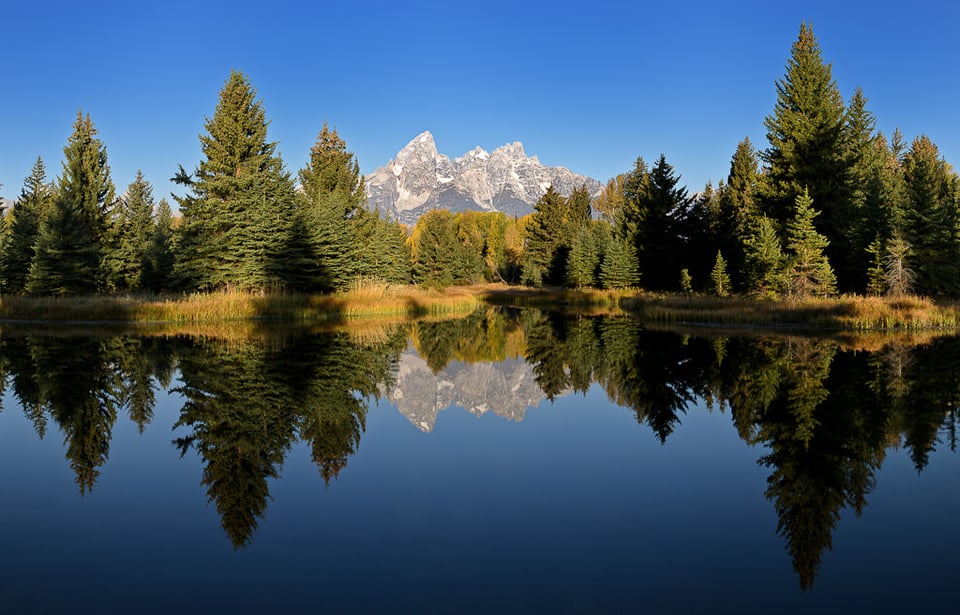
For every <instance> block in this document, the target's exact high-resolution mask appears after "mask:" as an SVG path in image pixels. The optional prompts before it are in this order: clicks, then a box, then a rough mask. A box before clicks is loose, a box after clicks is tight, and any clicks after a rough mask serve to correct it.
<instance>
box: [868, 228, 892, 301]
mask: <svg viewBox="0 0 960 615" xmlns="http://www.w3.org/2000/svg"><path fill="white" fill-rule="evenodd" d="M866 252H867V254H868V256H869V262H870V266H869V267H868V268H867V293H869V294H871V295H873V296H875V297H879V296H880V295H883V294H884V292H885V291H886V288H887V284H886V276H885V274H884V263H883V239H881V238H880V236H879V235H877V236H876V237H875V238H874V240H873V241H871V242H870V245H869V246H867V249H866Z"/></svg>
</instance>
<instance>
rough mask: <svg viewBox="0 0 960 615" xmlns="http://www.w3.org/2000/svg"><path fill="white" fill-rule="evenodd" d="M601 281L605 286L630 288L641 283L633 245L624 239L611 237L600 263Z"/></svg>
mask: <svg viewBox="0 0 960 615" xmlns="http://www.w3.org/2000/svg"><path fill="white" fill-rule="evenodd" d="M600 282H601V283H602V284H603V287H604V288H630V287H634V286H638V285H639V284H640V269H639V266H638V265H637V256H636V253H635V252H634V251H633V246H632V245H631V244H629V243H627V242H626V241H624V240H622V239H617V238H614V239H611V240H610V243H609V244H607V251H606V253H605V254H604V255H603V262H601V263H600Z"/></svg>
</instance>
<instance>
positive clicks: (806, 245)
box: [787, 191, 837, 297]
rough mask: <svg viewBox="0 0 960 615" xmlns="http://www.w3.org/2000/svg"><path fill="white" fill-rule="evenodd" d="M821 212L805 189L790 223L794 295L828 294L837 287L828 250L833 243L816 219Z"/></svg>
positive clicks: (790, 270) (790, 274)
mask: <svg viewBox="0 0 960 615" xmlns="http://www.w3.org/2000/svg"><path fill="white" fill-rule="evenodd" d="M818 213H819V212H818V211H816V210H815V209H814V208H813V199H811V198H810V194H809V193H808V192H807V191H804V192H803V194H801V195H800V196H798V197H797V200H796V213H795V214H794V217H793V219H792V220H790V222H789V223H788V224H787V247H788V248H789V249H790V251H791V253H792V256H791V258H790V261H789V267H788V270H787V280H788V284H789V288H790V294H792V295H794V296H796V297H809V296H817V297H825V296H829V295H833V294H835V293H836V290H837V280H836V276H835V275H834V273H833V268H832V267H831V266H830V262H829V261H828V260H827V257H826V255H825V254H824V250H826V248H827V246H828V245H829V242H828V240H827V238H826V237H824V236H823V235H821V234H820V233H818V232H817V230H816V229H815V228H814V226H813V220H814V218H816V217H817V215H818Z"/></svg>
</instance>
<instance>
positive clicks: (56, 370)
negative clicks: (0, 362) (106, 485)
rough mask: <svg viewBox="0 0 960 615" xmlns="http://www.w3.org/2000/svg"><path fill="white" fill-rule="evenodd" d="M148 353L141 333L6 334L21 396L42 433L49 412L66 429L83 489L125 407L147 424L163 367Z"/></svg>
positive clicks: (92, 479) (8, 361)
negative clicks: (152, 361) (156, 376)
mask: <svg viewBox="0 0 960 615" xmlns="http://www.w3.org/2000/svg"><path fill="white" fill-rule="evenodd" d="M145 356H148V355H146V354H145V349H144V346H143V342H142V340H139V339H138V338H131V337H113V338H101V337H91V336H72V337H69V338H62V337H58V336H53V335H25V336H20V337H7V338H5V339H4V342H3V358H4V363H5V365H6V369H7V370H8V371H9V373H10V378H11V381H12V388H13V393H14V396H15V397H16V398H17V401H18V402H19V403H20V405H21V407H22V408H23V410H24V413H25V414H26V415H27V417H28V418H29V419H30V420H31V422H33V425H34V428H35V429H36V431H37V435H39V436H40V438H43V437H45V436H46V434H47V430H48V425H49V421H50V420H52V421H53V422H54V423H55V425H56V426H57V427H58V428H59V429H60V431H61V432H62V433H63V435H64V441H65V445H66V457H67V460H68V462H69V463H70V467H71V468H72V469H73V471H74V473H75V474H76V481H77V485H78V486H79V487H80V492H81V494H83V493H86V492H88V491H90V490H91V489H93V487H94V485H95V484H96V481H97V478H98V477H99V475H100V468H101V467H102V466H103V464H104V463H106V461H107V458H108V457H109V454H110V440H111V436H112V432H113V427H114V424H115V423H116V419H117V413H118V411H120V410H122V409H124V408H126V409H127V410H128V411H129V412H130V413H131V416H132V417H134V419H135V420H137V421H138V422H139V423H141V424H144V425H145V424H146V423H148V422H149V420H150V417H151V416H152V413H153V404H154V384H153V382H152V377H153V374H154V373H155V371H156V370H155V365H152V364H150V362H149V360H145V359H144V357H145ZM134 366H136V369H134Z"/></svg>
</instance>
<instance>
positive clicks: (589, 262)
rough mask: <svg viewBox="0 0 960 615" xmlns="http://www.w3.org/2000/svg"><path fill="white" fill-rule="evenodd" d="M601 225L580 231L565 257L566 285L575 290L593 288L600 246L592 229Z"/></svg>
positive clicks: (598, 266) (595, 281)
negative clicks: (586, 287) (585, 287)
mask: <svg viewBox="0 0 960 615" xmlns="http://www.w3.org/2000/svg"><path fill="white" fill-rule="evenodd" d="M600 224H601V223H597V224H596V225H591V226H588V227H585V228H582V229H580V231H579V232H578V233H577V236H576V238H575V239H574V241H573V246H572V247H571V248H570V253H569V254H568V255H567V280H566V282H567V285H568V286H573V287H575V288H583V287H584V286H594V285H596V283H597V274H598V273H599V269H600V257H601V250H602V246H601V245H600V242H599V241H598V239H599V238H598V236H597V235H598V233H597V232H596V231H595V230H594V227H595V226H596V227H599V226H600Z"/></svg>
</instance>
